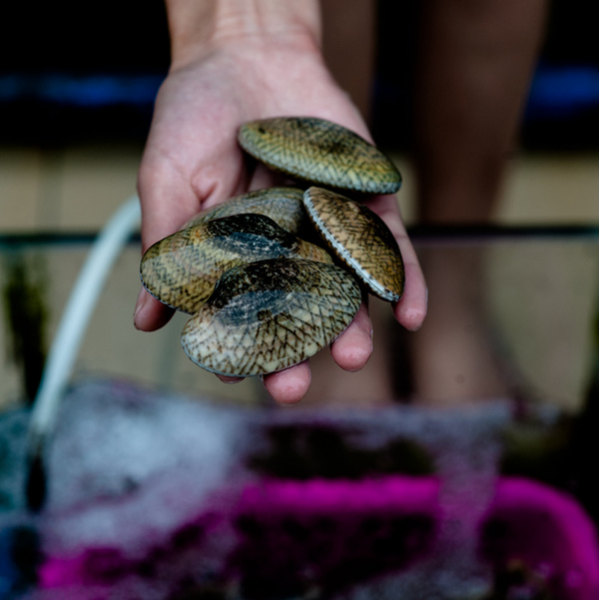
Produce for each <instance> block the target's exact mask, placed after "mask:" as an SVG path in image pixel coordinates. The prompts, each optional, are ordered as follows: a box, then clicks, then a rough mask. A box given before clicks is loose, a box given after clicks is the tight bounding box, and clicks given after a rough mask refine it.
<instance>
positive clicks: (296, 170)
mask: <svg viewBox="0 0 599 600" xmlns="http://www.w3.org/2000/svg"><path fill="white" fill-rule="evenodd" d="M238 141H239V144H240V145H241V147H242V148H243V149H244V150H245V151H246V152H247V153H248V154H251V155H252V156H253V157H254V158H256V159H258V160H259V161H261V162H263V163H264V164H266V165H267V166H268V167H270V168H272V169H274V170H277V171H281V172H283V173H285V174H287V175H290V176H291V177H293V178H296V179H300V180H303V181H308V182H311V183H316V184H319V185H324V186H327V187H333V188H338V189H340V190H348V191H349V190H353V191H357V192H363V193H369V194H393V193H395V192H396V191H397V190H399V188H400V186H401V175H400V173H399V171H398V170H397V168H396V167H395V165H394V164H393V162H391V160H390V159H389V158H387V156H385V155H384V154H383V153H382V152H381V151H380V150H378V149H377V148H376V147H375V146H373V145H372V144H370V143H369V142H367V141H366V140H365V139H364V138H362V137H360V136H359V135H358V134H357V133H354V132H353V131H350V130H349V129H346V128H345V127H342V126H341V125H338V124H336V123H332V122H331V121H327V120H325V119H318V118H316V117H276V118H272V119H262V120H258V121H250V122H248V123H244V124H243V125H242V126H241V127H240V129H239V133H238Z"/></svg>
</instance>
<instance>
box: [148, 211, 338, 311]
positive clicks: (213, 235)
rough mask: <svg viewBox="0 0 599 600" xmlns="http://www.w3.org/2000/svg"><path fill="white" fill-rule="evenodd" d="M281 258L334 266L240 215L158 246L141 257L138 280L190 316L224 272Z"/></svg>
mask: <svg viewBox="0 0 599 600" xmlns="http://www.w3.org/2000/svg"><path fill="white" fill-rule="evenodd" d="M279 257H288V258H295V257H303V258H308V259H310V260H315V261H324V262H332V259H331V257H330V255H329V254H328V252H327V251H326V250H323V249H322V248H320V247H318V246H315V245H314V244H310V243H308V242H305V241H303V240H301V239H300V238H298V237H296V236H295V235H293V234H291V233H289V232H287V231H285V230H284V229H282V228H281V227H279V226H278V225H277V224H276V223H275V222H274V221H273V220H272V219H270V218H269V217H265V216H263V215H258V214H241V215H232V216H229V217H223V218H220V219H214V220H211V221H207V222H205V223H200V224H199V225H194V226H192V227H188V228H187V229H184V230H182V231H179V232H177V233H174V234H173V235H170V236H168V237H166V238H164V239H163V240H161V241H159V242H157V243H156V244H154V245H153V246H152V247H151V248H149V249H148V250H147V252H146V253H145V254H144V257H143V258H142V261H141V280H142V282H143V285H144V286H145V288H146V289H147V290H148V292H150V294H152V295H153V296H154V297H155V298H157V299H158V300H160V301H161V302H163V303H164V304H167V305H168V306H171V307H172V308H176V309H177V310H181V311H183V312H188V313H191V314H193V313H195V312H196V311H197V310H198V308H199V307H200V306H201V305H202V303H203V302H204V301H205V300H206V299H207V298H208V297H209V296H210V294H211V293H212V290H213V289H214V285H215V284H216V282H217V281H218V279H219V277H220V276H221V275H222V274H223V273H224V272H225V271H226V270H228V269H231V268H232V267H235V266H238V265H242V264H245V263H249V262H254V261H259V260H266V259H269V258H279Z"/></svg>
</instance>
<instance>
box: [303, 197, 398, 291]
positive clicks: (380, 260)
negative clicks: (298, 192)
mask: <svg viewBox="0 0 599 600" xmlns="http://www.w3.org/2000/svg"><path fill="white" fill-rule="evenodd" d="M304 205H305V207H306V211H307V212H308V216H309V218H310V220H311V221H312V223H313V224H314V226H315V227H316V229H317V230H318V232H319V233H320V234H321V235H322V237H323V238H324V239H325V240H326V242H327V243H328V245H329V247H330V249H331V250H332V251H333V252H334V253H335V255H336V256H337V257H338V258H339V259H340V260H341V261H343V263H344V264H346V265H347V266H348V267H349V268H350V269H351V271H352V272H353V273H355V274H356V276H357V277H359V279H360V280H361V281H363V282H364V284H365V285H366V286H367V287H368V289H369V290H370V291H371V292H372V293H373V294H375V295H376V296H379V297H380V298H383V300H388V301H389V302H397V301H398V300H399V299H400V298H401V296H402V294H403V289H404V281H405V275H404V266H403V260H402V257H401V252H400V250H399V246H398V245H397V241H396V240H395V237H394V236H393V234H392V233H391V231H390V230H389V228H388V227H387V225H386V224H385V222H384V221H383V220H382V219H381V218H380V217H379V216H378V215H377V214H376V213H374V212H373V211H371V210H370V209H369V208H368V207H367V206H364V205H363V204H361V203H359V202H354V201H353V200H350V199H349V198H345V197H344V196H342V195H341V194H336V193H335V192H332V191H330V190H325V189H321V188H318V187H311V188H308V189H307V190H306V192H305V193H304Z"/></svg>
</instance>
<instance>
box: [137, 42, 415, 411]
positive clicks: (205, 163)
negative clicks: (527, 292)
mask: <svg viewBox="0 0 599 600" xmlns="http://www.w3.org/2000/svg"><path fill="white" fill-rule="evenodd" d="M274 116H315V117H321V118H325V119H329V120H331V121H334V122H336V123H339V124H341V125H344V126H345V127H347V128H349V129H351V130H353V131H355V132H357V133H358V134H360V135H361V136H362V137H364V138H366V139H369V138H370V135H369V133H368V130H367V127H366V125H365V123H364V122H363V120H362V118H361V117H360V115H359V113H358V111H357V109H356V108H355V107H354V106H353V104H352V103H351V101H350V100H349V98H348V97H347V95H346V94H345V93H344V92H343V91H342V90H341V89H340V88H339V87H338V86H337V85H336V84H335V82H334V81H333V79H332V78H331V76H330V75H329V73H328V71H327V70H326V68H325V67H324V65H323V63H322V61H321V59H320V56H319V55H318V54H317V53H313V52H301V51H297V50H295V49H291V48H286V47H283V48H281V47H277V48H276V50H275V49H273V48H272V47H269V46H268V45H265V44H262V43H255V44H249V45H248V44H247V43H246V44H243V45H242V44H239V45H236V44H235V43H231V44H229V45H228V47H227V48H226V49H221V50H218V51H215V52H213V53H211V54H209V55H207V56H205V57H203V58H202V59H201V60H198V61H196V62H193V63H191V64H189V65H187V66H185V67H184V68H181V69H178V70H174V71H172V72H171V74H170V75H169V76H168V77H167V79H166V80H165V82H164V84H163V86H162V88H161V90H160V93H159V95H158V98H157V101H156V108H155V113H154V119H153V122H152V128H151V131H150V136H149V138H148V142H147V146H146V150H145V152H144V157H143V160H142V164H141V167H140V172H139V182H138V187H139V195H140V200H141V206H142V246H143V250H144V251H145V250H146V249H147V248H148V247H149V246H150V245H152V244H153V243H154V242H156V241H158V240H159V239H161V238H163V237H165V236H167V235H169V234H171V233H173V232H174V231H176V230H178V229H179V228H180V227H181V226H182V225H183V224H184V223H185V222H186V221H187V220H188V219H189V218H190V217H192V216H193V215H194V214H196V213H197V212H199V211H200V210H201V209H203V208H208V207H210V206H212V205H215V204H218V203H220V202H224V201H226V200H227V199H229V198H231V197H232V196H235V195H237V194H241V193H243V192H245V191H247V190H252V189H260V188H264V187H269V186H272V185H275V184H277V183H282V179H281V176H279V175H276V174H274V173H272V172H270V171H268V170H267V169H266V168H265V167H263V166H261V165H255V163H254V162H253V161H249V160H247V159H246V158H245V157H244V155H243V153H242V151H241V149H240V148H239V146H238V144H237V139H236V136H237V130H238V128H239V126H240V125H241V124H242V123H243V122H245V121H250V120H255V119H262V118H267V117H274ZM369 206H370V207H371V208H372V209H373V210H375V212H377V213H378V214H379V215H380V216H381V217H382V218H383V219H384V220H385V221H386V222H387V225H389V227H390V229H391V231H392V232H393V233H394V234H395V236H396V237H397V239H398V242H399V244H400V248H401V250H402V254H403V256H404V262H405V268H406V292H405V294H404V297H403V298H402V300H401V301H400V302H399V304H398V305H397V306H396V307H395V314H396V317H397V319H398V321H399V322H400V323H402V324H403V325H404V326H406V327H407V328H409V329H415V328H417V327H418V326H419V325H420V323H421V322H422V319H423V318H424V315H425V312H426V288H425V284H424V280H423V278H422V273H421V271H420V268H419V266H418V262H417V260H416V257H415V255H414V251H413V248H412V246H411V244H410V242H409V240H408V238H407V237H406V235H405V229H404V227H403V225H402V223H401V219H400V216H399V212H398V208H397V204H396V201H395V198H394V197H393V196H378V197H376V198H373V199H371V201H370V202H369ZM170 315H171V311H170V309H168V308H167V307H165V306H164V305H162V304H161V303H159V302H158V301H157V300H155V299H154V298H152V297H151V296H150V295H149V294H147V293H146V292H145V291H142V294H141V296H140V299H139V301H138V309H137V310H136V315H135V324H136V326H137V327H138V328H139V329H142V330H145V331H152V330H155V329H158V328H159V327H161V326H162V325H164V323H166V322H167V321H168V319H169V318H170ZM371 351H372V343H371V324H370V319H369V317H368V311H367V308H366V306H362V308H361V309H360V311H359V313H358V315H356V318H355V319H354V322H353V323H352V324H351V325H350V327H349V328H348V329H347V330H346V331H345V332H344V333H343V334H342V335H341V336H339V338H338V339H337V340H336V341H335V342H334V343H333V344H332V346H331V352H332V355H333V358H334V359H335V361H336V362H337V364H339V366H340V367H342V368H343V369H345V370H349V371H354V370H358V369H360V368H361V367H363V366H364V364H366V361H367V360H368V358H369V356H370V353H371ZM223 379H230V378H223ZM309 383H310V370H309V366H308V362H307V361H306V362H304V363H301V364H300V365H296V366H294V367H291V368H289V369H286V370H284V371H281V372H279V373H274V374H270V375H267V376H265V377H264V384H265V386H266V388H267V389H268V391H269V392H270V394H271V395H272V396H273V398H274V399H275V400H277V401H278V402H282V403H292V402H296V401H298V400H300V399H301V398H302V397H303V395H304V394H305V392H306V391H307V389H308V386H309Z"/></svg>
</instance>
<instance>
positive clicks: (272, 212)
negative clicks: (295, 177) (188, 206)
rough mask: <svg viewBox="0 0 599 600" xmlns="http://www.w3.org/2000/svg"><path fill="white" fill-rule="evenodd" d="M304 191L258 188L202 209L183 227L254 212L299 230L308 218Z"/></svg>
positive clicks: (296, 230)
mask: <svg viewBox="0 0 599 600" xmlns="http://www.w3.org/2000/svg"><path fill="white" fill-rule="evenodd" d="M303 195H304V192H303V190H300V189H298V188H293V187H273V188H266V189H262V190H255V191H253V192H248V193H247V194H242V195H240V196H235V197H234V198H231V199H230V200H227V201H226V202H223V203H222V204H217V205H216V206H213V207H211V208H208V209H206V210H203V211H202V212H200V213H199V214H197V215H196V216H195V217H193V219H191V220H190V221H188V222H187V224H186V225H185V227H184V229H186V228H188V227H193V226H194V225H199V224H200V223H205V222H206V221H211V220H213V219H220V218H221V217H228V216H231V215H238V214H243V213H255V214H259V215H264V216H266V217H270V218H271V219H272V220H273V221H274V222H275V223H276V224H277V225H278V226H279V227H282V228H283V229H285V231H289V232H290V233H295V234H297V233H298V231H299V230H300V228H301V227H302V225H303V224H304V223H305V221H306V212H305V211H304V206H303V204H302V198H303Z"/></svg>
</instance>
